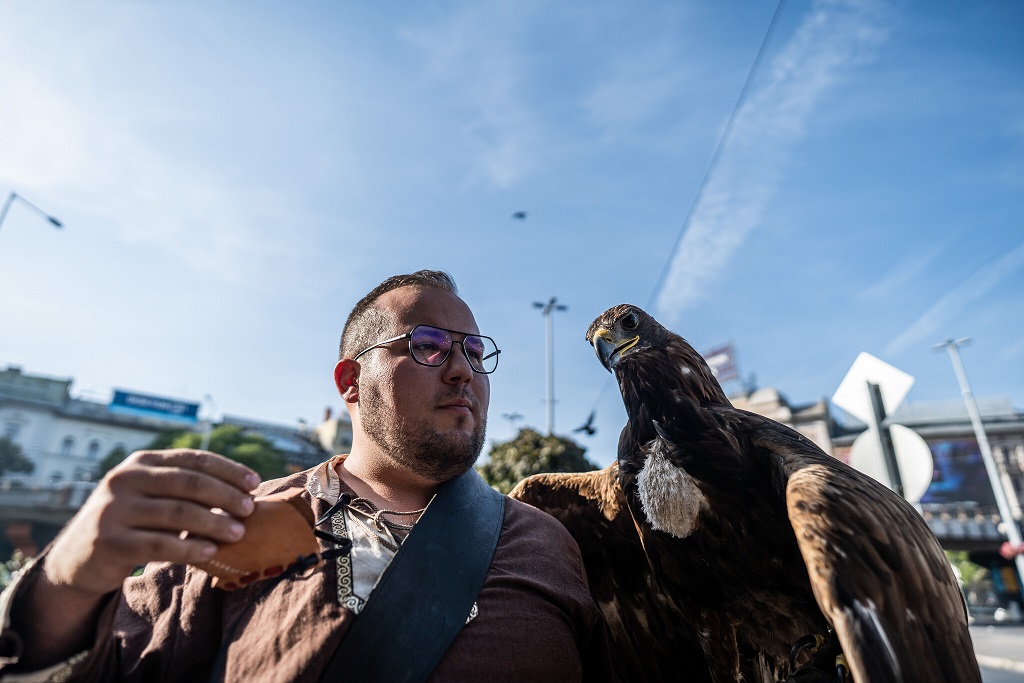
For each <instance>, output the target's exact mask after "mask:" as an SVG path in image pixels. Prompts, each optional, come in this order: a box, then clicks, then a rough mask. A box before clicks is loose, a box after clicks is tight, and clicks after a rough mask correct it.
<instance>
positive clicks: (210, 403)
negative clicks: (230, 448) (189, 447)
mask: <svg viewBox="0 0 1024 683" xmlns="http://www.w3.org/2000/svg"><path fill="white" fill-rule="evenodd" d="M203 403H205V404H206V419H205V420H203V439H202V441H201V442H200V443H199V450H201V451H205V450H208V449H209V448H210V434H211V433H212V432H213V418H214V415H215V414H216V412H217V404H216V403H215V402H214V400H213V396H210V395H209V394H206V395H205V396H203Z"/></svg>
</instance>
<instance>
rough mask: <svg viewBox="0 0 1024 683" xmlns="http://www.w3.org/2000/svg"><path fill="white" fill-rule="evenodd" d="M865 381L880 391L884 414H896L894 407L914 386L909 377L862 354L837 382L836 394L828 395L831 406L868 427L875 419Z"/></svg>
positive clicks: (868, 355)
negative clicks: (843, 411) (838, 408)
mask: <svg viewBox="0 0 1024 683" xmlns="http://www.w3.org/2000/svg"><path fill="white" fill-rule="evenodd" d="M868 382H870V383H872V384H877V385H878V386H879V388H880V389H881V392H882V404H883V406H884V407H885V414H886V415H892V414H893V413H894V412H896V408H897V406H899V404H900V403H902V402H903V399H905V398H906V397H907V393H908V392H909V391H910V387H912V386H914V378H913V377H912V376H911V375H908V374H907V373H905V372H903V371H902V370H900V369H899V368H895V367H893V366H891V365H889V364H888V363H886V362H885V361H883V360H881V359H879V358H875V357H874V356H872V355H871V354H870V353H866V352H864V351H862V352H861V353H860V355H858V356H857V360H855V361H854V362H853V365H852V366H851V367H850V371H849V372H847V373H846V377H844V378H843V381H842V382H840V384H839V388H838V389H836V393H834V394H832V403H835V404H836V405H837V406H839V407H840V408H842V409H843V410H845V411H846V412H848V413H849V414H850V415H853V416H854V417H855V418H857V419H858V420H860V421H861V422H863V423H865V424H872V423H874V420H875V418H874V414H873V412H872V410H871V397H870V396H869V395H868V389H867V385H868Z"/></svg>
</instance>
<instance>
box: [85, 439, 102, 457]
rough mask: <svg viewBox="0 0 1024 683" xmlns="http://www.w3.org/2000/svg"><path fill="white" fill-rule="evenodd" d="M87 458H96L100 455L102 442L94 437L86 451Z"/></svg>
mask: <svg viewBox="0 0 1024 683" xmlns="http://www.w3.org/2000/svg"><path fill="white" fill-rule="evenodd" d="M85 457H86V459H87V460H95V459H97V458H98V457H100V442H99V441H97V440H96V439H93V440H92V441H90V442H89V448H88V449H87V450H86V451H85Z"/></svg>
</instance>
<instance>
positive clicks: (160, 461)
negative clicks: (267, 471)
mask: <svg viewBox="0 0 1024 683" xmlns="http://www.w3.org/2000/svg"><path fill="white" fill-rule="evenodd" d="M258 483H259V476H258V475H257V474H256V473H255V472H253V471H252V470H250V469H249V468H248V467H245V466H244V465H241V464H239V463H237V462H234V461H233V460H228V459H227V458H225V457H223V456H220V455H216V454H214V453H208V452H204V451H194V450H187V449H178V450H170V451H138V452H136V453H133V454H132V455H130V456H128V458H127V459H125V461H124V462H122V463H121V464H120V465H118V466H117V467H115V468H114V469H113V470H111V471H110V472H109V473H107V476H105V477H104V478H103V480H102V481H101V482H100V483H99V485H98V486H97V487H96V490H95V491H94V492H93V493H92V495H91V496H89V499H88V500H87V501H86V502H85V505H83V506H82V509H81V510H79V512H78V514H76V515H75V517H74V518H73V519H72V520H71V523H70V524H68V526H67V528H65V529H64V531H63V532H62V533H61V534H60V536H59V537H58V538H57V540H56V542H55V543H54V545H53V547H52V548H51V549H50V552H49V554H48V555H47V556H46V562H45V564H44V569H45V576H46V580H47V582H48V583H51V584H53V585H55V586H62V587H65V588H72V589H75V590H76V591H77V592H81V593H86V594H89V593H91V594H93V595H95V596H97V597H101V596H103V595H105V594H106V593H109V592H111V591H114V590H117V589H118V588H119V587H120V586H121V582H122V581H123V580H124V579H125V577H127V576H128V575H129V574H131V572H132V569H133V568H134V567H135V566H137V565H140V564H145V563H147V562H153V561H167V562H179V563H189V562H191V563H194V562H202V561H204V560H208V559H210V558H211V557H213V555H214V554H215V553H216V552H217V546H216V543H218V542H220V543H231V542H234V541H237V540H238V539H240V538H241V537H242V535H243V534H244V533H245V529H244V527H243V526H242V524H241V523H240V522H239V521H238V520H239V519H242V518H245V517H246V516H248V515H249V513H251V512H252V510H253V502H252V496H251V495H250V494H249V492H250V491H251V490H252V489H253V488H255V487H256V485H257V484H258ZM213 508H219V509H220V510H222V511H223V512H226V513H227V514H226V515H225V514H221V513H217V512H214V511H213Z"/></svg>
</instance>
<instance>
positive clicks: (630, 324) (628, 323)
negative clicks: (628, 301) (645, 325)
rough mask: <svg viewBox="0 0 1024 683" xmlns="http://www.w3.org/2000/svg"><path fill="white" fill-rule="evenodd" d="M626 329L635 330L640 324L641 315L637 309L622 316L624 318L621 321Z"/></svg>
mask: <svg viewBox="0 0 1024 683" xmlns="http://www.w3.org/2000/svg"><path fill="white" fill-rule="evenodd" d="M619 324H620V325H622V329H624V330H635V329H636V328H637V326H638V325H639V324H640V317H639V316H638V315H637V314H636V311H630V312H629V313H627V314H626V315H624V316H622V320H620V321H619Z"/></svg>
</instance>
